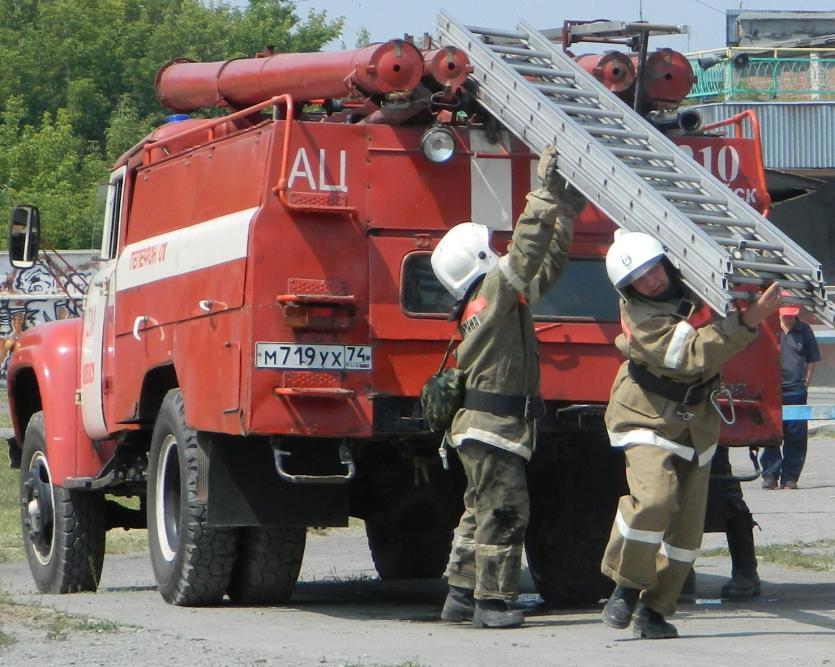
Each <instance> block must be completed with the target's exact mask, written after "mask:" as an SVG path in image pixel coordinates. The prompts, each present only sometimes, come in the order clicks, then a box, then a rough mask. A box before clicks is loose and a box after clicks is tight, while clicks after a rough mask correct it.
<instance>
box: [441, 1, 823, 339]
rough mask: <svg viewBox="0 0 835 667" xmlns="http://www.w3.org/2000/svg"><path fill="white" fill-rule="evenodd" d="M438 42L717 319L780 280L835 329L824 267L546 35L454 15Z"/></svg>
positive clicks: (473, 84) (516, 129)
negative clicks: (655, 250) (666, 262)
mask: <svg viewBox="0 0 835 667" xmlns="http://www.w3.org/2000/svg"><path fill="white" fill-rule="evenodd" d="M438 35H439V40H440V43H441V44H442V45H443V46H456V47H458V48H460V49H463V50H464V51H465V52H466V53H467V55H468V56H469V58H470V62H471V63H472V65H473V67H474V71H473V73H472V74H470V78H469V80H468V84H467V85H468V90H469V91H470V92H471V94H473V96H474V97H475V98H476V99H477V100H478V102H479V103H480V104H481V105H482V106H483V107H484V108H485V109H486V110H487V111H488V112H489V113H490V114H492V115H493V116H495V117H496V118H497V119H498V120H499V121H500V122H501V123H502V124H503V125H505V126H506V127H507V128H508V129H509V130H510V131H511V132H513V133H514V134H515V135H516V136H517V137H518V138H519V139H520V140H521V141H523V142H524V143H526V144H527V145H528V146H529V147H530V149H531V150H532V151H533V152H534V153H536V154H537V155H538V154H540V153H542V151H543V149H544V148H545V147H546V146H547V145H548V144H552V143H553V144H555V145H556V146H557V148H558V151H559V158H558V165H557V166H558V169H559V171H560V173H562V174H563V176H565V177H566V178H567V179H568V180H569V181H570V182H571V183H572V184H573V185H574V186H575V187H577V189H579V190H580V191H581V192H582V193H583V194H584V195H585V196H586V198H587V199H588V200H589V201H591V202H592V203H594V204H595V205H596V206H598V207H599V208H600V209H602V210H603V211H604V212H605V213H606V214H607V215H608V216H609V217H610V218H611V219H612V220H613V221H614V222H615V223H616V224H617V225H619V226H620V227H623V228H624V229H627V230H630V231H642V232H646V233H648V234H651V235H652V236H654V237H656V238H658V239H659V240H660V241H661V242H662V243H663V244H664V245H665V246H666V247H667V249H668V254H669V256H670V259H671V260H672V261H673V263H674V264H675V265H676V266H677V267H678V268H679V270H680V271H681V274H682V277H683V278H684V280H685V281H686V282H687V283H688V285H690V287H691V288H692V289H694V290H695V291H696V293H697V294H699V295H700V296H701V297H702V299H703V300H704V301H705V302H706V303H707V304H708V305H710V306H711V307H712V308H713V309H714V310H715V311H716V312H718V313H719V314H721V315H726V314H727V313H728V311H729V309H730V308H731V306H732V304H733V301H734V299H737V298H747V297H749V296H750V294H751V292H750V289H751V288H750V286H751V285H753V286H764V285H768V284H770V283H772V282H777V283H779V284H780V285H781V287H782V289H784V290H787V291H788V292H790V293H791V296H790V297H786V298H784V301H785V302H787V303H798V304H802V305H804V306H806V307H807V308H808V309H809V310H810V311H812V312H813V313H814V314H815V315H816V316H817V317H819V318H821V319H822V320H824V321H826V322H828V323H829V324H830V325H832V324H833V322H834V321H835V305H834V304H832V303H830V302H829V300H828V299H827V294H826V286H825V282H824V279H823V272H822V270H821V267H820V263H819V262H818V261H817V260H815V258H814V257H812V256H811V255H809V254H808V253H807V252H806V251H804V250H803V249H802V248H801V247H800V246H798V245H797V244H796V243H795V242H794V241H792V240H791V239H790V238H789V237H788V236H786V235H785V234H783V233H782V232H781V231H780V230H778V229H777V228H776V227H775V226H774V225H772V224H771V223H770V222H769V221H768V220H766V219H765V218H764V217H763V216H761V215H760V214H759V213H757V212H756V211H755V210H754V209H752V208H751V207H750V206H748V205H747V204H746V203H745V202H743V201H742V200H741V199H740V198H739V197H737V196H736V195H734V194H733V193H732V192H731V191H730V189H728V188H727V187H726V186H725V185H724V184H723V183H722V182H721V181H719V180H718V179H716V178H715V177H714V176H713V175H711V174H710V173H709V172H708V171H706V170H705V169H704V168H702V166H701V165H699V164H698V163H697V162H695V161H694V160H692V159H691V158H689V157H688V156H687V155H686V154H685V153H683V152H682V151H681V150H679V148H678V147H677V146H676V145H675V144H674V143H672V142H671V141H670V140H669V139H667V137H665V136H664V135H663V134H661V133H660V132H659V131H658V130H656V129H655V128H654V127H653V126H652V125H651V124H650V123H649V122H647V121H646V120H645V119H644V118H643V117H641V115H640V114H638V113H636V112H635V111H633V110H632V109H631V108H630V107H628V106H627V105H626V104H624V103H623V102H622V101H621V100H620V99H618V98H617V97H615V95H613V94H612V93H610V92H609V91H608V90H607V89H606V88H605V87H604V86H603V85H602V84H600V83H599V82H598V81H597V80H596V79H595V78H594V77H592V76H591V75H590V74H588V73H587V72H586V71H585V70H583V69H582V67H580V66H578V65H577V64H576V63H575V62H574V60H573V59H572V58H571V57H570V56H568V55H567V54H565V53H564V52H563V51H562V49H561V48H559V47H558V46H557V45H555V44H554V43H552V42H551V41H550V40H549V39H548V38H547V37H546V36H545V35H543V34H542V33H540V32H538V31H537V30H535V29H534V28H532V27H530V26H529V25H528V24H526V23H524V22H521V23H519V24H518V26H517V27H516V30H515V31H508V30H493V29H488V28H479V27H474V26H464V25H461V24H459V23H457V22H456V21H455V20H453V19H452V18H450V17H449V16H448V15H447V14H446V13H445V12H441V13H439V15H438ZM746 286H747V287H746ZM746 289H747V291H746Z"/></svg>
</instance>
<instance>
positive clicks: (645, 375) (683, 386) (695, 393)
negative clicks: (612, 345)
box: [629, 361, 719, 406]
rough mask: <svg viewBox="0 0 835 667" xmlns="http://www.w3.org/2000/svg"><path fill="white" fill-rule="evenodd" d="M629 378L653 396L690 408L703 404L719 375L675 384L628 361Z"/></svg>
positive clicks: (673, 381)
mask: <svg viewBox="0 0 835 667" xmlns="http://www.w3.org/2000/svg"><path fill="white" fill-rule="evenodd" d="M629 377H631V378H632V379H633V380H634V381H635V382H636V383H637V385H638V386H639V387H641V388H642V389H646V390H647V391H651V392H652V393H653V394H658V395H659V396H663V397H664V398H666V399H669V400H671V401H675V402H676V403H681V404H682V405H686V406H692V405H698V404H699V403H703V402H704V401H706V400H707V399H708V397H709V396H710V393H711V388H712V387H713V386H714V385H715V383H716V380H718V379H719V373H717V374H716V375H714V376H713V377H712V378H709V379H707V380H705V381H704V382H693V383H691V384H688V383H687V382H676V381H675V380H670V379H668V378H664V377H660V376H658V375H656V374H655V373H652V372H650V371H649V370H647V368H646V367H645V366H639V365H638V364H636V363H634V362H633V361H630V362H629Z"/></svg>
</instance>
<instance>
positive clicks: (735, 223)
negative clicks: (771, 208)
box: [681, 209, 757, 229]
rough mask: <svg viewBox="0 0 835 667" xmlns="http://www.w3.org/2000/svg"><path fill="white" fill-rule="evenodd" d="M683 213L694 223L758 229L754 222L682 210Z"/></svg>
mask: <svg viewBox="0 0 835 667" xmlns="http://www.w3.org/2000/svg"><path fill="white" fill-rule="evenodd" d="M681 212H682V213H684V215H686V216H687V217H688V218H690V219H691V220H692V221H693V222H704V223H707V224H711V225H722V226H724V227H745V228H750V229H756V227H757V225H756V224H754V223H753V222H747V221H745V220H739V219H738V218H729V217H727V216H720V215H708V214H707V213H690V212H689V211H687V210H685V209H681Z"/></svg>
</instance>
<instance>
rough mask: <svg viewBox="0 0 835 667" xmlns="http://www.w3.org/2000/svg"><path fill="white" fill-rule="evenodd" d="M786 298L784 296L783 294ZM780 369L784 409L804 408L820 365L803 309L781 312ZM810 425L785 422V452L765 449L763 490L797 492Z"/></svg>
mask: <svg viewBox="0 0 835 667" xmlns="http://www.w3.org/2000/svg"><path fill="white" fill-rule="evenodd" d="M784 295H785V294H784ZM779 312H780V332H779V335H780V369H781V371H782V380H783V405H805V404H806V398H807V390H808V387H809V382H810V381H811V379H812V370H813V369H814V366H815V364H816V363H817V362H819V361H820V358H821V356H820V351H819V350H818V343H817V341H816V340H815V334H814V333H813V331H812V327H810V326H809V325H808V324H807V323H806V322H802V321H801V320H800V317H799V315H800V307H799V306H796V305H791V304H786V305H784V306H782V307H781V308H780V311H779ZM807 435H808V424H807V423H806V421H805V420H792V421H784V422H783V452H782V455H781V453H780V448H779V447H766V448H765V449H764V450H763V453H762V456H761V457H760V463H761V464H762V468H763V488H764V489H776V488H777V486H778V483H779V486H780V488H781V489H796V488H797V480H798V478H799V477H800V472H801V471H802V470H803V462H804V461H805V460H806V439H807Z"/></svg>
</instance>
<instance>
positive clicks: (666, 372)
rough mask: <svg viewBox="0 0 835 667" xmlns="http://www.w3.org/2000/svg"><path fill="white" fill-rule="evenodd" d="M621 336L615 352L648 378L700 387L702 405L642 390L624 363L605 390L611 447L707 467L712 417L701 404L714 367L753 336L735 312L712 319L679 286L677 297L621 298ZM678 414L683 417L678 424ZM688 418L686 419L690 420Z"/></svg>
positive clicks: (714, 435)
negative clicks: (661, 452) (636, 448)
mask: <svg viewBox="0 0 835 667" xmlns="http://www.w3.org/2000/svg"><path fill="white" fill-rule="evenodd" d="M620 307H621V323H622V326H623V333H622V334H621V335H619V336H618V337H617V339H616V340H615V344H616V345H617V347H618V349H619V350H620V351H621V352H622V353H623V354H624V356H626V357H627V359H628V360H631V362H632V363H633V364H636V365H638V366H640V367H641V368H642V369H644V370H645V371H648V372H649V373H651V374H652V375H654V376H656V377H660V378H662V380H663V379H668V380H672V381H673V382H676V383H679V384H680V385H699V384H702V385H703V387H702V389H701V393H702V396H703V400H701V401H700V402H698V403H696V404H693V405H689V406H683V405H682V403H681V402H680V401H677V400H674V399H672V398H666V397H664V396H662V395H660V394H658V393H655V392H652V391H648V390H646V389H644V388H642V387H641V386H639V384H638V382H636V380H635V379H634V378H633V377H632V375H631V374H630V371H629V361H626V362H624V363H623V365H621V367H620V370H619V371H618V374H617V376H616V377H615V381H614V384H613V386H612V393H611V397H610V401H609V407H608V408H607V410H606V426H607V429H608V431H609V438H610V440H611V443H612V445H613V446H615V447H628V446H631V445H639V444H642V445H653V446H656V447H661V448H663V449H667V450H670V451H672V452H674V453H675V454H676V455H678V456H681V457H682V458H685V459H687V460H688V461H689V460H693V459H694V457H698V459H699V463H700V464H701V465H704V464H705V463H708V462H710V459H711V458H712V457H713V453H714V451H715V449H716V443H717V441H718V439H719V427H720V422H719V415H718V413H717V412H716V410H715V409H714V408H713V406H712V405H711V404H710V400H708V396H709V394H710V392H711V390H713V389H715V388H717V387H718V386H719V376H718V375H719V368H720V366H721V365H722V364H723V363H724V362H725V361H727V360H728V359H730V358H731V357H733V356H734V355H735V354H737V353H738V352H739V351H740V350H742V349H743V348H745V346H746V345H748V344H749V343H750V342H751V341H752V340H754V339H755V338H756V337H757V331H756V329H749V328H748V327H746V326H745V325H743V324H742V322H741V321H740V319H739V315H738V314H737V313H732V314H731V315H729V316H728V317H725V318H719V317H718V316H715V315H713V314H712V313H711V312H710V311H709V310H708V309H707V307H706V306H704V305H703V304H702V303H701V302H700V301H699V300H698V298H696V297H695V296H694V295H693V294H692V293H691V292H690V291H689V290H688V289H686V288H685V290H684V295H683V297H677V298H675V299H672V300H669V301H661V302H659V301H652V300H650V299H646V298H643V297H641V296H638V295H633V296H632V297H631V298H629V299H628V300H623V299H622V300H621V304H620ZM681 414H685V415H686V416H689V417H690V418H689V419H682V418H681V416H680V415H681ZM691 415H692V416H691Z"/></svg>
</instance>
